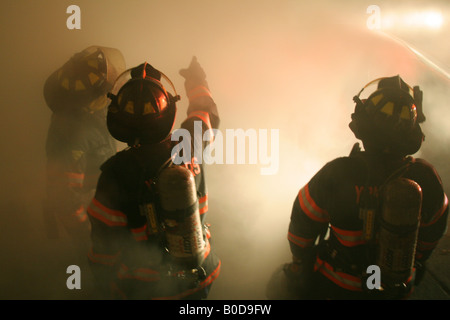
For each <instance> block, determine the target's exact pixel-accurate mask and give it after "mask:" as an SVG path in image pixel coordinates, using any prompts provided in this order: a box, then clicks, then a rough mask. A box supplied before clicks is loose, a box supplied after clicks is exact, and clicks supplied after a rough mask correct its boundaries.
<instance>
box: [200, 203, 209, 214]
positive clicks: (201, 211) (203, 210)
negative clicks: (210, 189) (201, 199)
mask: <svg viewBox="0 0 450 320" xmlns="http://www.w3.org/2000/svg"><path fill="white" fill-rule="evenodd" d="M198 212H199V213H200V214H205V213H207V212H208V205H207V204H206V205H204V206H203V207H202V208H199V211H198Z"/></svg>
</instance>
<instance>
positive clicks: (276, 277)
mask: <svg viewBox="0 0 450 320" xmlns="http://www.w3.org/2000/svg"><path fill="white" fill-rule="evenodd" d="M312 284H313V269H312V268H311V267H310V266H309V265H307V264H304V263H299V262H298V261H294V262H291V263H285V264H283V265H281V266H279V267H278V268H277V270H276V271H275V272H274V273H273V275H272V277H271V279H270V280H269V283H268V285H267V287H266V296H267V298H268V299H270V300H298V299H308V293H309V292H310V289H311V287H312Z"/></svg>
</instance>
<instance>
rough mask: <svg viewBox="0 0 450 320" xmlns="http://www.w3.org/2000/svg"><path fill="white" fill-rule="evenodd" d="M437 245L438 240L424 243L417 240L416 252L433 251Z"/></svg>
mask: <svg viewBox="0 0 450 320" xmlns="http://www.w3.org/2000/svg"><path fill="white" fill-rule="evenodd" d="M438 243H439V240H437V241H433V242H425V241H422V240H418V241H417V250H420V251H429V250H433V249H434V248H436V246H437V245H438Z"/></svg>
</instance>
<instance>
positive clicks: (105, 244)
mask: <svg viewBox="0 0 450 320" xmlns="http://www.w3.org/2000/svg"><path fill="white" fill-rule="evenodd" d="M118 199H119V188H118V185H117V183H116V182H115V181H114V179H112V178H111V177H108V176H107V175H104V174H102V175H101V176H100V178H99V181H98V186H97V191H96V194H95V197H94V198H93V199H92V202H91V204H90V205H89V207H88V210H87V212H88V216H89V220H90V222H91V227H92V228H91V241H92V247H91V249H90V251H89V253H88V259H89V264H90V266H91V270H92V273H93V275H94V281H95V284H96V286H97V289H98V290H99V292H100V294H101V295H102V296H104V297H108V296H109V292H110V284H111V281H112V279H113V277H114V275H115V274H116V272H117V268H118V259H119V257H120V253H121V249H122V244H123V243H124V242H125V241H124V239H125V238H126V237H127V236H128V228H127V225H128V221H127V217H126V215H125V214H124V213H123V212H121V211H120V209H119V203H118Z"/></svg>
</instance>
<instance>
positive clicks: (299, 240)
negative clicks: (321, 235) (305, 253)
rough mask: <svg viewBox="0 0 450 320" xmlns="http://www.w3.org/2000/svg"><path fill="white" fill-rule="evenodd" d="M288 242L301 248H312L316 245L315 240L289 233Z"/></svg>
mask: <svg viewBox="0 0 450 320" xmlns="http://www.w3.org/2000/svg"><path fill="white" fill-rule="evenodd" d="M288 240H289V241H290V242H292V243H293V244H295V245H297V246H299V247H301V248H306V247H310V246H312V245H313V244H314V239H308V238H303V237H299V236H296V235H295V234H293V233H291V232H288Z"/></svg>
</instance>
